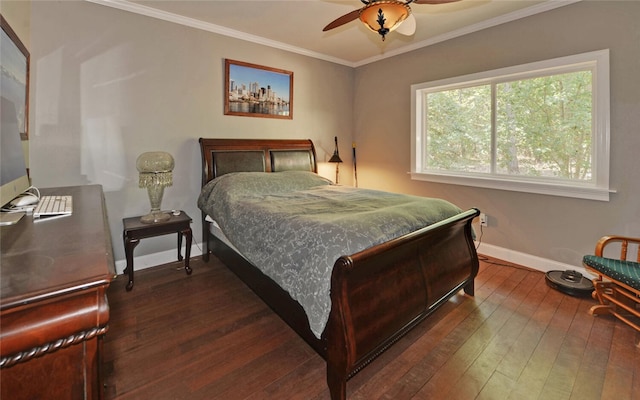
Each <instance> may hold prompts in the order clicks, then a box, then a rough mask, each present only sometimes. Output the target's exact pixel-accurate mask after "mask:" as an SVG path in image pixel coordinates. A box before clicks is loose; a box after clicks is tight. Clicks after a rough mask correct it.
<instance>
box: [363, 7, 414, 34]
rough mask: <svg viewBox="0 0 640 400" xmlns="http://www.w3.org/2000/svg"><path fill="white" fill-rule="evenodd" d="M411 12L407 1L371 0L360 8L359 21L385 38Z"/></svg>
mask: <svg viewBox="0 0 640 400" xmlns="http://www.w3.org/2000/svg"><path fill="white" fill-rule="evenodd" d="M409 14H411V8H409V6H408V3H404V2H402V1H397V0H381V1H373V2H371V3H369V4H367V6H366V7H364V8H363V9H362V10H360V15H359V18H360V21H362V23H363V24H364V25H365V26H366V27H367V28H369V29H371V30H372V31H374V32H377V33H378V34H379V35H380V36H382V40H384V39H385V35H386V34H387V33H389V32H392V31H394V30H395V29H396V28H397V27H398V26H400V24H401V23H402V21H404V20H405V19H407V17H408V16H409Z"/></svg>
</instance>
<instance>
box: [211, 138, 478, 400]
mask: <svg viewBox="0 0 640 400" xmlns="http://www.w3.org/2000/svg"><path fill="white" fill-rule="evenodd" d="M199 142H200V147H201V151H202V163H203V171H202V184H203V186H204V185H205V184H207V183H208V182H209V181H211V180H212V179H214V178H216V177H218V176H222V175H224V174H227V173H230V172H248V171H255V172H281V171H291V170H301V171H311V172H317V164H316V154H315V149H314V146H313V143H312V142H311V141H310V140H252V139H206V138H201V139H200V141H199ZM478 215H479V211H478V210H477V209H470V210H468V211H464V212H461V213H459V214H458V215H455V216H454V217H451V218H447V219H446V220H444V221H441V222H438V223H435V224H432V225H429V226H426V227H423V228H421V229H418V230H416V231H414V232H411V233H409V234H405V235H403V236H401V237H398V238H396V239H393V240H390V241H387V242H384V243H382V244H379V245H375V246H373V247H370V248H368V249H365V250H363V251H360V252H357V253H356V254H345V255H343V256H342V257H339V258H338V259H337V260H336V261H335V264H334V265H333V269H332V272H331V282H330V300H331V306H330V313H329V319H328V322H327V323H326V326H325V328H324V331H323V332H322V335H321V337H320V338H318V337H317V335H314V333H313V332H312V331H311V329H310V326H309V321H308V319H307V315H306V314H305V310H304V309H303V308H302V306H301V305H300V304H299V303H298V302H297V301H295V300H294V299H292V297H291V296H290V295H289V293H288V292H287V291H286V290H284V289H282V288H281V287H280V286H279V285H278V284H276V283H275V282H274V281H273V280H272V279H270V278H269V277H267V276H266V275H265V274H263V273H262V272H261V271H260V270H259V269H258V268H256V267H255V266H254V265H252V264H251V263H250V262H249V261H247V259H246V258H245V257H243V256H242V255H240V254H238V252H237V251H236V250H235V249H234V248H233V246H232V245H229V244H227V243H228V242H227V241H225V240H221V239H220V238H218V237H217V236H216V235H214V234H212V233H211V228H212V223H211V222H210V221H209V218H207V215H206V214H205V212H203V213H202V227H203V243H204V246H205V247H204V250H203V257H204V260H205V261H208V260H209V255H210V254H211V253H213V254H215V255H216V257H218V258H219V259H220V260H221V261H222V262H224V263H225V264H226V265H227V267H228V268H230V269H231V270H232V271H233V272H234V273H235V274H236V275H237V276H238V277H240V279H242V280H243V281H244V282H245V283H246V284H247V285H248V286H249V287H250V288H251V289H252V290H253V291H254V292H255V293H256V294H257V295H258V296H260V297H261V298H262V300H263V301H265V303H267V304H268V305H269V306H270V307H271V308H272V309H273V310H274V311H275V312H276V313H277V314H278V315H279V316H280V317H281V318H282V319H283V320H284V321H285V322H287V324H288V325H289V326H290V327H291V328H292V329H294V330H295V331H296V332H297V333H298V334H299V335H300V336H301V337H302V338H303V339H304V340H305V341H306V342H307V343H308V344H309V345H310V346H311V347H312V348H313V349H315V350H316V351H317V352H318V353H319V354H320V355H321V356H322V357H323V358H324V359H325V360H326V363H327V384H328V387H329V391H330V394H331V398H332V399H333V400H343V399H346V384H347V380H348V379H349V378H351V377H352V376H353V375H355V374H356V373H357V372H358V371H360V370H361V369H362V368H363V367H364V366H366V365H367V364H369V363H370V362H371V361H372V360H373V359H375V358H376V357H377V356H378V355H379V354H381V353H382V352H383V351H384V350H386V349H387V348H388V347H389V346H391V345H392V344H393V343H394V342H396V341H397V340H398V339H399V338H400V337H402V336H403V335H404V334H405V333H407V332H408V331H409V330H410V329H411V328H413V327H414V326H416V325H417V324H418V323H420V322H421V321H422V320H424V319H425V318H426V317H427V316H429V315H430V314H431V313H432V312H433V311H435V310H436V309H437V308H438V307H439V306H440V305H442V304H443V303H445V302H446V301H447V300H448V299H449V298H450V297H452V296H453V295H455V294H456V293H458V292H459V291H460V290H461V289H464V292H465V293H466V294H468V295H473V294H474V278H475V276H476V275H477V273H478V257H477V254H476V250H475V247H474V243H473V232H472V227H471V222H472V220H473V218H475V217H476V216H478Z"/></svg>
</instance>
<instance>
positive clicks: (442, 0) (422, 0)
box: [412, 0, 460, 4]
mask: <svg viewBox="0 0 640 400" xmlns="http://www.w3.org/2000/svg"><path fill="white" fill-rule="evenodd" d="M457 1H460V0H413V1H412V3H413V4H446V3H455V2H457Z"/></svg>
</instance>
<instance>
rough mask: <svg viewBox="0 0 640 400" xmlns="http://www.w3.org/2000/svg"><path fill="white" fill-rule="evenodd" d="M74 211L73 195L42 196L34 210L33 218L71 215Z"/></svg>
mask: <svg viewBox="0 0 640 400" xmlns="http://www.w3.org/2000/svg"><path fill="white" fill-rule="evenodd" d="M72 212H73V201H72V199H71V196H42V197H40V201H39V202H38V205H37V206H36V208H35V209H34V210H33V218H46V217H55V216H64V215H71V213H72Z"/></svg>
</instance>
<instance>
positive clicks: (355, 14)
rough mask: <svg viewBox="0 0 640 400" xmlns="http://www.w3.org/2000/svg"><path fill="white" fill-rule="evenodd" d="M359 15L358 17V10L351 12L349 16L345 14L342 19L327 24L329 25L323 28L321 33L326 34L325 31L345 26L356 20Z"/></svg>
mask: <svg viewBox="0 0 640 400" xmlns="http://www.w3.org/2000/svg"><path fill="white" fill-rule="evenodd" d="M359 15H360V9H358V10H353V11H351V12H350V13H349V14H345V15H343V16H342V17H340V18H338V19H336V20H335V21H333V22H331V23H329V25H327V26H325V27H324V29H322V32H326V31H328V30H331V29H333V28H337V27H339V26H342V25H344V24H346V23H347V22H351V21H353V20H355V19H357V18H358V16H359Z"/></svg>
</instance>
